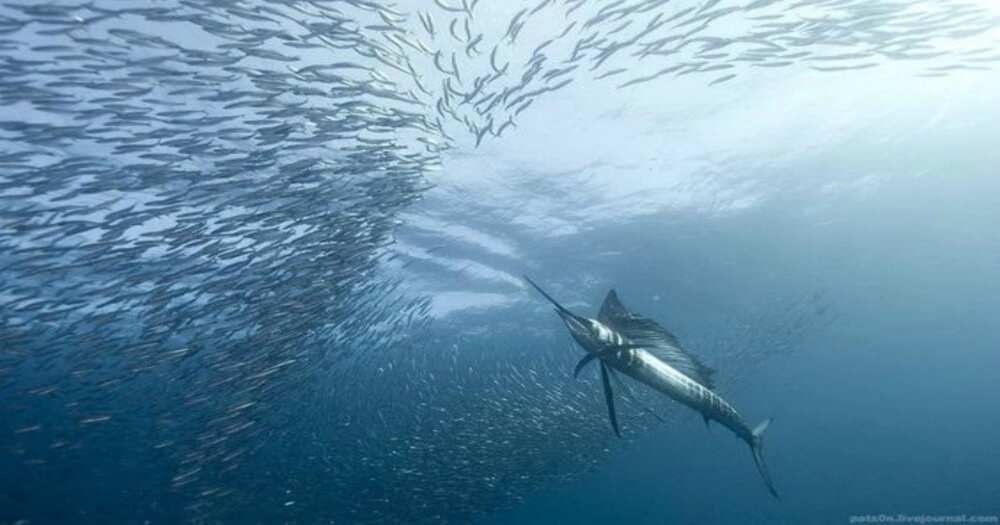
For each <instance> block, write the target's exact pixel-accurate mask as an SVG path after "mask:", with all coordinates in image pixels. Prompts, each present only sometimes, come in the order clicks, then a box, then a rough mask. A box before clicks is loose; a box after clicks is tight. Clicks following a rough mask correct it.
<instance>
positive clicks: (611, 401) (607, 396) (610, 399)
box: [601, 363, 622, 437]
mask: <svg viewBox="0 0 1000 525" xmlns="http://www.w3.org/2000/svg"><path fill="white" fill-rule="evenodd" d="M601 383H603V384H604V400H605V401H606V402H607V403H608V417H610V418H611V428H612V429H614V431H615V435H616V436H618V437H622V433H621V431H620V430H619V429H618V415H617V414H616V413H615V397H614V393H613V392H612V391H611V381H609V380H608V368H607V365H605V364H604V363H601Z"/></svg>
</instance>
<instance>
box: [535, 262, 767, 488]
mask: <svg viewBox="0 0 1000 525" xmlns="http://www.w3.org/2000/svg"><path fill="white" fill-rule="evenodd" d="M524 278H525V280H526V281H528V283H529V284H531V286H533V287H534V288H535V289H536V290H538V292H539V293H541V294H542V296H544V297H545V298H546V299H548V300H549V302H551V303H552V304H553V305H554V306H555V310H556V313H557V314H559V317H560V318H562V320H563V323H565V324H566V328H568V329H569V332H570V334H571V335H572V336H573V339H574V340H575V341H576V342H577V344H579V345H580V346H581V347H582V348H583V349H584V350H585V351H586V352H587V354H586V355H585V356H584V357H583V359H581V360H580V362H579V363H578V364H577V365H576V370H574V374H573V375H574V376H576V375H577V374H579V373H580V371H581V370H582V369H583V368H584V367H586V366H587V365H588V364H589V363H591V362H594V361H597V362H598V364H599V365H600V372H601V383H602V385H603V386H604V398H605V402H606V403H607V406H608V416H609V418H610V419H611V428H612V429H613V430H614V432H615V434H616V435H618V436H619V437H621V430H620V429H619V426H618V416H617V413H616V411H615V399H614V392H613V391H612V388H611V378H614V379H615V380H616V381H619V384H620V385H621V384H622V383H621V382H620V380H618V377H617V376H616V375H615V374H616V373H617V372H621V373H622V374H625V375H626V376H628V377H631V378H632V379H634V380H636V381H638V382H640V383H642V384H645V385H647V386H649V387H651V388H653V389H654V390H656V391H658V392H661V393H663V394H666V395H667V396H669V397H670V398H672V399H674V400H675V401H678V402H680V403H681V404H683V405H686V406H687V407H689V408H692V409H694V410H695V411H697V412H699V413H700V414H701V417H702V418H704V420H705V424H706V425H708V423H709V421H716V422H718V423H719V424H721V425H722V426H724V427H726V428H728V429H729V430H730V431H732V432H733V433H734V434H736V437H738V438H740V439H742V440H743V441H744V442H746V444H747V445H749V446H750V451H751V453H752V454H753V460H754V464H755V465H756V466H757V471H758V472H759V473H760V476H761V478H763V480H764V484H765V485H766V486H767V490H768V492H770V493H771V495H772V496H774V497H775V498H778V492H777V491H776V490H775V488H774V483H773V482H772V481H771V475H770V473H769V472H768V470H767V465H766V464H765V463H764V455H763V445H764V443H763V436H764V431H765V430H767V427H768V425H769V424H770V423H771V420H770V419H765V420H764V421H763V422H762V423H760V424H759V425H757V426H756V427H754V428H753V429H751V428H750V427H749V426H748V425H747V424H746V422H744V421H743V418H742V417H741V416H740V414H739V413H738V412H737V411H736V409H735V408H733V406H732V405H731V404H729V402H728V401H726V400H725V399H723V398H722V396H720V395H719V394H717V393H716V392H715V390H714V384H713V382H712V373H713V370H712V369H711V368H709V367H707V366H705V365H704V364H702V363H701V361H699V360H698V359H697V358H696V357H695V356H694V355H692V354H691V353H689V352H688V351H687V350H685V349H684V348H683V347H682V346H681V344H680V343H679V342H678V340H677V338H676V337H675V336H674V335H673V334H672V333H670V331H669V330H667V329H666V328H663V327H662V326H660V325H659V324H657V323H656V322H655V321H653V320H652V319H649V318H647V317H645V316H642V315H639V314H636V313H634V312H632V311H630V310H629V309H628V308H626V307H625V306H624V305H623V304H622V303H621V301H620V300H619V299H618V294H617V293H616V292H615V290H614V289H612V290H610V291H609V292H608V295H607V297H605V299H604V303H603V304H602V305H601V310H600V313H598V315H597V319H590V318H587V317H583V316H580V315H577V314H574V313H573V312H570V311H569V310H568V309H566V308H565V307H563V306H562V305H561V304H559V302H558V301H556V300H555V299H553V298H552V296H550V295H549V294H548V293H546V292H545V290H542V288H541V287H540V286H538V285H537V284H535V282H534V281H532V280H531V279H530V278H528V277H527V276H525V277H524Z"/></svg>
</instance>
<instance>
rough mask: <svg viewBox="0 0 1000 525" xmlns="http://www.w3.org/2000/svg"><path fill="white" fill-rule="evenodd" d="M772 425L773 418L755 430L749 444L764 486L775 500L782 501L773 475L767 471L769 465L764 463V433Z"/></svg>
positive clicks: (766, 420)
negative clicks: (775, 487) (772, 478)
mask: <svg viewBox="0 0 1000 525" xmlns="http://www.w3.org/2000/svg"><path fill="white" fill-rule="evenodd" d="M770 424H771V418H768V419H765V420H764V421H762V422H761V423H760V424H759V425H757V426H756V427H755V428H754V429H753V432H752V435H751V437H750V442H749V445H750V452H751V453H753V462H754V465H756V466H757V472H760V477H761V478H763V479H764V485H767V490H768V492H770V493H771V495H772V496H774V499H781V498H779V497H778V491H777V490H775V489H774V482H773V481H771V473H770V472H768V470H767V464H766V463H764V431H765V430H767V427H768V425H770Z"/></svg>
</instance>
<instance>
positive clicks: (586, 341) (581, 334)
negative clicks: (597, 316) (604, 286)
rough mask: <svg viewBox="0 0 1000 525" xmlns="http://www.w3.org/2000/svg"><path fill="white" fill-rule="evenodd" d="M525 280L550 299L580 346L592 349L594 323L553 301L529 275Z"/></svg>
mask: <svg viewBox="0 0 1000 525" xmlns="http://www.w3.org/2000/svg"><path fill="white" fill-rule="evenodd" d="M524 280H526V281H528V284H530V285H531V286H533V287H534V288H535V290H538V293H540V294H542V296H543V297H545V298H546V299H548V300H549V302H551V303H552V305H553V306H555V310H556V313H557V314H559V317H560V318H561V319H562V320H563V323H565V324H566V328H568V329H569V333H570V334H571V335H572V336H573V339H575V340H576V341H577V342H578V343H580V345H581V346H583V347H584V348H585V349H590V347H591V346H593V343H594V334H595V328H594V324H595V323H594V321H593V320H592V319H588V318H586V317H583V316H580V315H576V314H574V313H573V312H571V311H569V310H568V309H567V308H566V307H564V306H563V305H561V304H559V302H558V301H556V300H555V299H553V298H552V296H551V295H549V294H547V293H545V290H542V288H541V287H540V286H538V285H537V284H535V281H532V280H531V279H530V278H529V277H528V276H527V275H525V276H524Z"/></svg>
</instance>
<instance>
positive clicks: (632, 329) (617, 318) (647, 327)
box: [597, 289, 715, 390]
mask: <svg viewBox="0 0 1000 525" xmlns="http://www.w3.org/2000/svg"><path fill="white" fill-rule="evenodd" d="M597 320H598V321H600V322H601V323H603V324H605V325H607V326H608V327H609V328H611V329H612V330H615V331H617V332H618V333H620V334H621V335H622V336H623V337H625V338H626V339H628V341H629V343H628V344H629V345H630V346H634V347H640V348H642V349H644V350H646V351H647V352H649V353H651V354H653V355H654V356H656V357H657V358H659V359H661V360H663V361H664V362H665V363H667V364H668V365H670V366H672V367H674V368H676V369H677V370H678V371H680V372H681V373H682V374H684V375H686V376H688V377H690V378H691V379H693V380H695V381H697V382H698V383H700V384H701V385H702V386H704V387H705V388H707V389H709V390H712V389H713V388H715V385H714V384H713V381H712V374H713V373H714V372H715V370H712V369H711V368H709V367H707V366H705V365H704V364H703V363H702V362H701V361H699V360H698V358H697V357H695V356H694V355H692V354H691V353H690V352H688V351H687V350H685V349H684V348H683V347H681V344H680V341H678V340H677V336H675V335H674V334H673V333H671V332H670V330H667V329H666V328H664V327H662V326H660V325H659V324H658V323H657V322H656V321H653V320H652V319H649V318H648V317H645V316H642V315H639V314H636V313H633V312H631V311H629V309H628V308H626V307H625V305H623V304H622V302H621V300H620V299H618V293H617V292H615V290H613V289H612V290H610V291H609V292H608V295H607V296H606V297H605V298H604V303H603V304H601V311H600V313H599V314H598V316H597Z"/></svg>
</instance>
